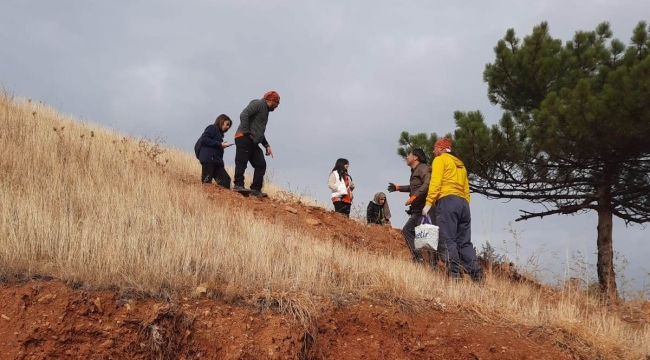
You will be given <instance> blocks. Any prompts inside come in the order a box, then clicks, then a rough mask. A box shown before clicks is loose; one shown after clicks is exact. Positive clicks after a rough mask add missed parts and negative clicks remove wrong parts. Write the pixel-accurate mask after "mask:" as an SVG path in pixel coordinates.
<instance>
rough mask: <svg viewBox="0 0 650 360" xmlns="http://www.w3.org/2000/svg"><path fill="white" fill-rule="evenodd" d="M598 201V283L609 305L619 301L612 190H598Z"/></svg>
mask: <svg viewBox="0 0 650 360" xmlns="http://www.w3.org/2000/svg"><path fill="white" fill-rule="evenodd" d="M596 193H597V194H599V195H600V196H599V199H598V241H597V245H598V264H597V268H598V283H599V284H600V291H601V294H602V296H603V297H604V299H605V300H606V301H607V302H608V303H614V302H616V301H618V290H617V288H616V275H615V273H614V247H613V246H612V219H613V215H612V209H611V206H612V205H611V189H610V188H609V187H608V186H606V187H603V188H600V189H597V190H596Z"/></svg>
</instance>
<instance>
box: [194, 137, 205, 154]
mask: <svg viewBox="0 0 650 360" xmlns="http://www.w3.org/2000/svg"><path fill="white" fill-rule="evenodd" d="M201 140H203V134H201V136H200V137H199V139H198V140H196V144H194V154H196V158H197V159H198V158H199V153H200V152H201Z"/></svg>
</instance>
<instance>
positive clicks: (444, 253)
mask: <svg viewBox="0 0 650 360" xmlns="http://www.w3.org/2000/svg"><path fill="white" fill-rule="evenodd" d="M436 219H437V222H438V227H439V229H438V230H439V234H440V237H439V240H438V253H439V255H440V258H441V259H442V261H444V262H445V264H446V265H447V269H448V271H449V275H450V276H454V277H460V276H461V275H462V270H463V269H465V271H467V273H468V274H469V275H470V276H471V277H472V278H473V279H479V278H480V277H481V268H480V266H479V264H478V259H477V258H476V251H475V250H474V245H472V232H471V230H472V226H471V225H472V217H471V214H470V211H469V204H468V203H467V200H465V199H463V198H462V197H460V196H455V195H448V196H445V197H443V198H441V199H439V200H438V201H437V202H436Z"/></svg>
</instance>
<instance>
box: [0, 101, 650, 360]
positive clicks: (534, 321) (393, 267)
mask: <svg viewBox="0 0 650 360" xmlns="http://www.w3.org/2000/svg"><path fill="white" fill-rule="evenodd" d="M199 172H200V169H199V165H198V164H197V162H196V159H195V158H194V157H193V155H192V154H189V153H184V152H181V151H178V150H175V149H172V148H161V147H160V146H158V145H157V144H155V143H151V142H147V141H143V140H141V139H135V138H131V137H126V136H123V135H121V134H118V133H116V132H114V131H111V130H109V129H106V128H102V127H98V126H93V125H89V124H83V123H81V122H79V121H76V120H75V119H73V118H71V117H67V116H64V115H61V114H59V113H57V112H55V111H54V110H52V109H51V108H49V107H48V106H45V105H43V104H36V103H33V102H28V101H26V100H24V99H13V98H12V97H11V96H9V95H7V94H4V95H1V96H0V204H2V205H1V207H0V276H1V277H4V278H8V277H31V276H39V275H46V276H53V277H56V278H60V279H62V280H64V281H70V282H76V283H83V284H86V286H90V287H118V288H120V289H122V290H124V291H129V290H132V291H137V292H142V293H148V294H154V295H164V294H169V295H173V294H175V293H178V292H182V291H186V290H187V289H192V288H193V287H194V286H197V285H199V284H205V285H207V287H208V288H211V289H218V292H219V293H220V294H226V295H228V296H234V297H241V298H248V299H253V300H255V301H260V302H262V303H268V304H270V303H276V304H277V303H281V304H286V303H291V302H293V304H294V306H298V307H300V306H303V307H304V308H305V309H309V303H310V302H312V303H313V302H317V301H334V302H337V303H344V302H346V301H350V300H353V299H369V300H388V301H395V302H400V303H402V304H405V305H406V306H414V307H418V306H433V307H436V308H451V307H461V308H463V309H467V310H471V311H472V312H473V313H474V314H475V315H476V317H477V319H489V321H502V322H505V323H508V324H523V325H528V326H532V327H539V328H541V329H546V331H552V333H554V334H561V333H567V334H571V336H575V337H578V338H580V339H581V340H582V341H584V343H585V344H586V345H585V346H586V348H588V349H590V350H586V351H591V352H592V353H593V354H600V355H604V356H606V357H611V358H621V359H622V358H626V359H633V358H638V359H641V358H644V356H645V355H646V354H648V353H650V332H649V329H648V327H647V326H646V327H645V328H642V329H640V328H638V327H637V328H633V327H630V326H628V325H627V324H625V323H623V322H622V321H620V320H619V318H618V317H617V316H614V315H613V314H610V313H608V311H607V309H605V308H602V307H600V306H599V305H598V304H597V303H595V302H592V303H590V302H589V301H588V299H586V298H584V297H580V296H566V297H562V298H561V299H559V300H557V299H556V300H553V301H551V300H549V299H548V298H547V296H546V295H545V294H544V293H543V292H541V291H539V290H537V289H534V288H532V287H530V286H528V285H525V284H515V285H513V284H511V283H508V282H504V281H500V280H498V279H491V278H490V279H488V280H487V282H486V284H485V285H484V286H482V287H478V286H474V285H472V284H452V283H448V282H447V281H446V280H445V279H444V278H443V277H441V276H438V275H435V274H433V273H432V272H431V271H428V270H426V269H422V268H418V267H415V266H414V265H412V264H411V263H408V262H406V261H402V260H399V259H394V258H391V257H387V256H378V255H372V254H369V253H365V252H361V251H351V250H349V249H344V248H343V247H341V246H339V245H337V244H335V243H333V242H331V241H329V240H327V239H317V238H315V237H314V236H313V235H311V234H310V233H308V232H302V231H297V230H290V229H287V228H285V227H283V226H282V225H280V224H277V223H271V222H268V221H265V220H263V219H259V218H255V215H254V214H253V213H251V212H249V211H247V210H246V209H245V208H244V207H239V208H231V207H227V206H225V205H222V204H219V202H218V201H210V200H209V199H208V198H207V196H206V195H205V193H204V192H203V191H202V190H201V186H200V185H199V184H198V174H199ZM187 179H196V180H197V181H196V182H195V183H192V182H191V181H187ZM267 191H269V192H270V193H271V195H272V196H276V195H280V194H281V193H280V192H281V191H282V190H281V189H278V188H274V187H272V186H269V187H268V188H267ZM318 299H319V300H318ZM296 304H297V305H296ZM558 331H559V332H558Z"/></svg>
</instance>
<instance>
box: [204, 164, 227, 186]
mask: <svg viewBox="0 0 650 360" xmlns="http://www.w3.org/2000/svg"><path fill="white" fill-rule="evenodd" d="M212 179H214V180H215V181H216V182H217V184H218V185H221V186H223V187H225V188H226V189H230V175H228V173H227V172H226V169H225V168H224V167H223V165H217V164H215V163H201V182H203V183H204V184H210V183H212Z"/></svg>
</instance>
